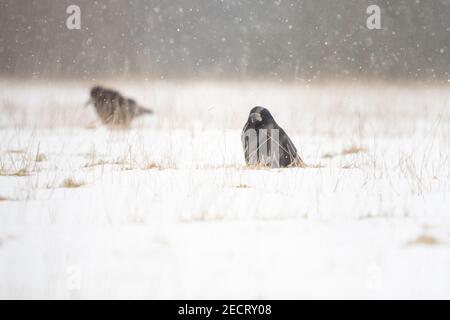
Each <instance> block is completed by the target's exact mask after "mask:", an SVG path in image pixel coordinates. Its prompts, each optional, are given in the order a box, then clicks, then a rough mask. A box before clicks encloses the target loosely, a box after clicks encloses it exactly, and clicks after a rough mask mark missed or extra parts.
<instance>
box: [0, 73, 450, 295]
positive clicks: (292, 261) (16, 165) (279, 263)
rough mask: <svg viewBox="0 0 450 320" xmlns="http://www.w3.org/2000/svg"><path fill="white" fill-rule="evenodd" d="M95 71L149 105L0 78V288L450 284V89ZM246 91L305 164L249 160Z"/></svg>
mask: <svg viewBox="0 0 450 320" xmlns="http://www.w3.org/2000/svg"><path fill="white" fill-rule="evenodd" d="M107 84H108V85H109V86H110V87H113V88H117V89H120V90H121V91H122V92H123V93H124V94H126V95H129V96H130V97H133V98H135V99H136V100H137V101H139V102H141V103H142V104H143V105H146V106H148V107H151V108H153V109H154V110H155V116H154V117H147V118H142V119H139V120H138V121H136V122H135V123H134V126H133V128H131V129H130V130H128V131H109V130H107V129H106V128H105V127H102V126H101V125H100V124H99V123H98V121H97V120H96V117H95V114H94V112H93V110H92V108H86V109H83V107H82V106H83V104H84V103H85V102H86V100H87V98H88V88H89V85H90V84H89V83H83V82H64V81H63V82H59V83H52V82H49V83H47V82H42V81H34V82H33V81H28V82H22V81H6V80H4V81H0V111H1V112H2V117H1V118H0V173H1V174H0V199H3V200H0V283H1V285H0V298H64V299H70V298H74V299H77V298H150V299H152V298H277V299H278V298H447V299H448V298H450V250H449V249H450V248H449V244H450V215H449V214H450V212H449V208H450V160H449V159H450V143H449V140H448V136H449V134H450V114H449V110H450V109H449V107H450V105H449V103H450V102H449V99H448V87H444V86H442V87H439V86H435V87H431V86H426V87H424V86H418V85H412V84H409V85H406V84H405V85H382V84H379V83H371V84H370V85H362V84H354V83H341V84H333V83H327V84H326V83H324V84H321V85H319V84H309V85H301V84H298V85H294V84H283V83H270V82H240V83H233V82H224V81H223V82H181V81H180V82H155V83H151V82H144V83H142V82H137V81H129V82H113V81H109V82H107ZM255 105H263V106H265V107H267V108H269V110H270V111H271V112H272V114H273V115H274V117H275V119H276V120H277V122H278V123H279V124H280V125H281V126H282V127H283V128H284V129H285V130H286V132H287V133H288V134H289V135H290V136H291V138H292V140H293V142H294V143H295V144H296V146H297V148H298V149H299V150H300V154H301V155H302V157H303V159H304V160H305V162H307V163H308V164H310V165H311V166H312V167H310V168H307V169H292V168H291V169H251V168H247V167H245V165H244V159H243V152H242V148H241V145H240V130H241V129H242V126H243V125H244V123H245V121H246V118H247V115H248V112H249V110H250V109H251V108H252V107H253V106H255ZM94 127H95V128H94ZM36 155H43V158H41V159H40V160H42V161H36ZM20 170H22V173H25V174H24V175H22V176H18V175H17V172H19V171H20ZM68 178H70V179H72V180H73V181H75V182H78V183H80V184H81V186H80V187H78V188H65V187H64V180H66V179H68ZM74 279H75V280H74ZM74 283H75V285H74Z"/></svg>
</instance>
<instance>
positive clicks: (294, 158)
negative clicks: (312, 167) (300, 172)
mask: <svg viewBox="0 0 450 320" xmlns="http://www.w3.org/2000/svg"><path fill="white" fill-rule="evenodd" d="M286 139H287V141H286V149H287V152H288V154H289V158H290V164H289V166H291V167H302V168H304V167H306V164H305V163H304V162H303V160H302V158H300V156H299V155H298V152H297V148H296V147H295V146H294V143H292V141H291V139H290V138H289V136H288V135H286Z"/></svg>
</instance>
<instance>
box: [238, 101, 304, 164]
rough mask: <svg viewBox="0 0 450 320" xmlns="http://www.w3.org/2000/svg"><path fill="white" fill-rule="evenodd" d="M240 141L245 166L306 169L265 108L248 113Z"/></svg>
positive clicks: (289, 140)
mask: <svg viewBox="0 0 450 320" xmlns="http://www.w3.org/2000/svg"><path fill="white" fill-rule="evenodd" d="M241 140H242V146H243V148H244V155H245V162H246V163H247V165H249V164H250V165H264V166H270V167H275V168H279V167H281V168H285V167H302V168H304V167H306V164H305V163H304V162H303V160H302V159H301V158H300V156H299V155H298V153H297V149H296V148H295V146H294V144H293V143H292V141H291V139H290V138H289V136H288V135H287V134H286V132H284V130H283V129H282V128H281V127H280V126H279V125H278V124H277V123H276V122H275V119H274V118H273V117H272V115H271V114H270V112H269V110H267V109H266V108H263V107H254V108H253V109H252V110H251V111H250V114H249V116H248V120H247V123H246V124H245V126H244V129H243V130H242V134H241Z"/></svg>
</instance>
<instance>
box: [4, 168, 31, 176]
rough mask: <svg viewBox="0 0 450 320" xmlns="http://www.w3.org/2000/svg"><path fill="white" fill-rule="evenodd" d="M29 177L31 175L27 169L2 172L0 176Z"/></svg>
mask: <svg viewBox="0 0 450 320" xmlns="http://www.w3.org/2000/svg"><path fill="white" fill-rule="evenodd" d="M29 175H30V172H29V171H28V170H27V169H25V168H23V169H20V170H18V171H14V172H5V171H0V176H6V177H27V176H29Z"/></svg>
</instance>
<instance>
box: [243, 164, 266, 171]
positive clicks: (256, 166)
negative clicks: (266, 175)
mask: <svg viewBox="0 0 450 320" xmlns="http://www.w3.org/2000/svg"><path fill="white" fill-rule="evenodd" d="M245 168H246V169H250V170H266V169H272V167H271V166H269V165H265V164H262V163H258V164H248V165H246V166H245Z"/></svg>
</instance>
